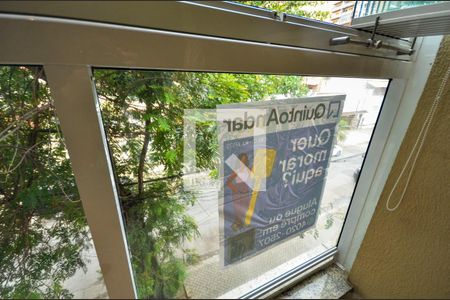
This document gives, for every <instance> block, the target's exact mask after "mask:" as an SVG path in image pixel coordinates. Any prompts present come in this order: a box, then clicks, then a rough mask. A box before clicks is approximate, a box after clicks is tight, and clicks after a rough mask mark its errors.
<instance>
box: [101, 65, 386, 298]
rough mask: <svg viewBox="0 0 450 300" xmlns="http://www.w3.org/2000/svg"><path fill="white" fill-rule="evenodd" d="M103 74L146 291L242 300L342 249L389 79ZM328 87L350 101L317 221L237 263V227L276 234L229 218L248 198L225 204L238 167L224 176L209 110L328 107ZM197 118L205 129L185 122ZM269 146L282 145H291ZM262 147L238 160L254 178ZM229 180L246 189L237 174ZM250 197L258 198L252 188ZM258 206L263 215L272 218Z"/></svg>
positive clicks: (129, 226)
mask: <svg viewBox="0 0 450 300" xmlns="http://www.w3.org/2000/svg"><path fill="white" fill-rule="evenodd" d="M94 77H95V81H96V87H97V93H98V99H99V102H100V107H101V112H102V117H103V122H104V126H105V131H106V135H107V139H108V144H109V147H110V149H111V152H112V157H113V167H114V171H115V177H116V181H117V186H118V189H119V190H118V193H119V195H120V202H121V205H122V210H123V215H124V219H125V226H126V231H127V237H128V242H129V245H130V251H131V260H132V266H133V271H134V274H135V278H136V282H137V289H138V294H139V297H140V298H148V297H157V298H163V297H166V298H170V297H180V298H188V297H189V298H216V297H226V298H234V297H239V296H241V295H243V294H245V293H247V292H249V291H251V290H253V289H255V288H257V287H258V286H260V285H262V284H264V283H267V282H268V281H270V280H272V279H273V278H275V277H277V276H279V275H281V274H283V273H286V272H287V271H289V270H291V269H293V268H295V267H296V266H298V265H300V264H302V263H305V262H307V261H308V260H309V259H311V258H313V257H315V256H317V255H319V254H321V253H323V252H325V251H327V250H328V249H330V248H333V247H335V246H336V245H337V242H338V238H339V235H340V232H341V230H342V226H343V222H344V218H345V214H346V212H347V210H348V206H349V203H350V200H351V197H352V193H353V190H354V188H355V185H356V181H357V179H358V176H359V172H360V170H361V167H362V163H363V160H364V155H365V153H366V151H367V147H368V144H369V141H370V138H371V135H372V133H373V129H374V126H375V123H376V120H377V116H378V114H379V112H380V108H381V105H382V102H383V98H384V94H385V91H386V87H387V84H388V80H370V79H356V78H318V77H301V76H283V75H258V74H229V73H205V72H177V71H174V72H169V71H145V70H144V71H143V70H111V69H108V70H103V69H96V70H94ZM329 94H340V95H345V97H346V100H345V102H344V104H343V106H342V107H341V106H339V108H337V112H340V113H339V114H340V115H341V117H340V118H338V119H336V124H335V125H334V126H331V127H330V128H331V129H330V130H331V131H330V132H333V134H332V136H333V138H331V137H330V139H329V142H328V141H327V145H326V146H327V147H329V148H328V150H329V151H328V152H327V154H326V156H327V157H326V159H324V161H323V163H324V164H326V163H328V161H329V165H328V168H326V167H325V168H324V172H325V173H328V175H327V178H326V180H325V186H324V189H323V194H322V196H321V197H320V199H318V201H317V202H318V203H320V207H318V209H317V212H318V218H317V222H315V223H314V224H308V226H309V227H308V226H306V225H302V226H304V228H305V230H303V229H302V228H292V229H291V233H293V234H291V235H290V236H289V237H286V238H285V239H283V240H282V241H280V242H277V243H272V242H271V241H268V242H267V247H263V248H262V249H258V250H257V251H253V252H251V251H250V252H251V253H250V255H247V254H245V253H244V254H242V253H240V254H238V255H237V257H238V259H236V260H234V259H231V260H230V259H228V261H227V249H232V248H230V247H229V246H230V245H235V244H239V243H240V242H239V240H238V235H237V233H241V231H244V232H247V229H249V231H251V230H253V229H256V231H257V232H259V236H261V235H265V234H266V233H261V232H262V230H261V228H258V227H254V226H255V225H254V223H253V220H254V219H252V218H253V217H250V223H249V224H247V221H245V222H246V226H247V227H246V226H244V215H245V217H247V215H246V214H245V212H244V214H241V222H239V221H233V219H231V220H230V218H229V216H228V215H227V210H233V207H234V203H237V202H239V201H240V200H236V199H233V200H232V201H231V202H230V201H228V202H227V201H226V200H224V199H227V194H226V193H225V194H224V196H221V184H222V183H223V186H224V190H226V189H227V186H228V183H227V181H228V178H230V177H229V175H230V174H231V172H229V171H228V172H229V173H226V172H225V176H222V177H221V176H220V175H221V171H220V167H218V163H220V162H222V163H223V160H222V159H221V158H220V155H219V152H220V151H219V150H220V145H219V144H218V143H219V137H218V136H217V129H218V128H217V126H216V125H217V122H215V121H216V120H217V119H214V118H216V117H217V115H216V117H213V118H212V119H211V118H209V119H208V113H209V112H211V111H208V110H207V109H211V110H212V111H214V112H216V108H220V107H225V108H227V107H237V108H238V109H237V110H236V111H240V112H242V111H243V108H244V107H245V106H258V105H259V106H260V107H261V106H264V107H266V106H267V107H272V106H273V107H281V106H282V105H291V104H292V103H294V104H295V105H299V106H301V107H305V111H306V107H310V105H312V104H311V103H316V104H317V103H321V102H314V101H316V100H317V99H319V98H320V99H322V100H323V99H334V98H333V97H335V96H328V95H329ZM308 97H309V98H308ZM318 97H319V98H318ZM336 97H337V96H336ZM339 97H342V98H343V96H339ZM287 99H288V100H287ZM314 99H316V100H314ZM322 100H321V101H322ZM317 101H319V100H317ZM319 105H320V104H319ZM316 107H318V106H317V105H316ZM341 108H342V109H341ZM193 109H202V110H201V111H193ZM205 111H206V112H205ZM202 114H203V115H202ZM217 114H218V113H217ZM301 114H302V113H301V112H300V115H301ZM319 114H320V113H319ZM293 115H294V114H293ZM280 116H281V115H280ZM295 116H297V115H296V114H295ZM304 116H305V115H304ZM305 118H307V117H305ZM192 120H193V121H194V124H195V125H194V126H193V127H187V124H189V122H190V121H192ZM280 120H281V117H280ZM311 122H312V121H311ZM317 122H318V121H317ZM316 125H317V126H315V128H319V123H317V124H316ZM188 128H191V129H192V128H195V129H194V132H191V131H189V130H188ZM334 130H337V131H336V132H335V134H334ZM192 133H194V134H193V135H190V134H192ZM308 134H309V133H308ZM267 136H269V134H268V135H267ZM334 137H335V138H334ZM268 140H269V138H268ZM194 142H195V150H196V152H195V153H194V157H195V160H196V167H195V168H193V170H194V171H190V172H186V164H188V163H187V162H186V160H185V159H186V156H189V155H190V152H189V151H188V150H189V149H190V148H188V147H186V148H184V147H185V146H187V145H190V144H194ZM269 143H272V148H274V149H275V150H280V149H277V147H278V148H281V147H282V144H281V143H280V144H277V143H275V144H273V141H272V142H269ZM324 143H325V142H324ZM333 143H334V145H335V146H334V147H331V145H332V144H333ZM241 144H242V143H241ZM224 145H225V144H224ZM297 145H300V146H297V147H299V149H300V148H301V144H297ZM224 149H225V148H224ZM255 151H256V152H252V151H249V152H248V153H249V154H248V156H247V158H245V159H244V158H243V156H240V157H239V160H240V161H241V162H242V163H243V164H246V166H248V167H249V168H252V171H251V172H253V175H251V176H253V178H255V176H258V175H254V174H256V173H257V172H256V171H255V170H256V168H257V167H256V165H257V164H258V162H259V161H261V160H258V159H256V158H255V159H254V158H253V157H259V156H258V155H259V154H257V152H258V151H257V150H255ZM236 153H237V152H236ZM266 157H267V156H266ZM276 158H277V159H278V156H276ZM262 160H264V159H262ZM249 161H251V162H249ZM305 161H306V160H305ZM305 164H306V163H305ZM251 165H253V166H254V167H251ZM276 165H278V163H276ZM276 168H278V169H279V167H273V170H274V171H273V172H274V174H277V172H278V171H275V169H276ZM243 169H245V168H243ZM278 169H277V170H278ZM225 170H226V169H225ZM249 172H250V171H249ZM236 173H238V171H236ZM299 173H300V172H299ZM291 175H292V174H291ZM239 176H240V175H239ZM251 176H250V177H251ZM270 176H271V175H269V176H267V177H270ZM235 177H236V176H235ZM273 177H276V176H272V177H270V178H273ZM291 177H294V176H291ZM324 177H325V175H324ZM270 178H269V179H268V180H269V181H270V180H271V179H270ZM230 181H232V182H233V184H234V185H235V188H236V189H239V188H240V187H237V185H238V184H239V183H238V180H237V179H236V178H232V179H230ZM242 181H244V179H243V180H241V182H242ZM269 181H268V182H269ZM299 181H300V179H299ZM300 182H301V181H300ZM230 190H232V188H230ZM253 190H257V189H256V188H255V187H253ZM294 190H295V189H294ZM318 191H320V190H319V189H318ZM264 193H265V192H263V191H262V192H260V194H261V195H263V194H264ZM305 193H306V192H305ZM244 194H245V195H246V197H247V198H246V200H245V201H247V202H249V203H251V201H252V200H251V199H250V194H252V193H251V192H245V193H244ZM267 194H268V192H267V193H265V195H267ZM228 195H230V194H228ZM258 197H259V198H258ZM261 197H262V196H258V195H257V196H256V198H255V199H261ZM266 197H268V196H266ZM228 199H229V198H228ZM277 199H278V198H277V197H276V196H274V197H272V200H277ZM255 201H256V200H255ZM258 201H260V202H258V203H261V200H258ZM249 203H247V204H246V205H248V206H249V207H250V204H249ZM302 205H303V204H302ZM255 207H256V208H255ZM255 207H254V211H253V212H252V213H254V216H258V217H260V216H262V218H264V216H263V214H262V213H261V211H260V210H259V208H258V204H256V206H255ZM298 207H299V206H298V205H297V208H298ZM249 209H250V208H249ZM238 210H239V208H237V209H236V211H238ZM299 210H300V209H299V208H298V209H297V211H299ZM292 214H294V212H292ZM236 215H237V213H236ZM312 219H313V221H314V218H312ZM267 221H268V218H266V219H265V220H263V223H264V222H266V223H267ZM255 224H256V223H255ZM248 225H250V226H248ZM291 225H296V224H294V223H292V224H291ZM310 225H313V226H310ZM297 227H298V226H297ZM306 228H308V230H306ZM254 231H255V230H254ZM227 236H228V238H227ZM244 240H245V239H244ZM249 240H250V242H249ZM257 240H258V241H260V240H261V239H259V238H258V234H256V238H255V235H253V240H252V238H250V239H246V242H245V243H246V245H248V244H250V245H253V246H252V247H254V245H255V244H256V242H257ZM235 241H238V242H235ZM227 245H228V246H227ZM252 249H253V248H252ZM229 251H231V250H229ZM233 251H234V250H233ZM244 252H245V251H244ZM239 255H240V256H239ZM232 257H235V256H233V255H232Z"/></svg>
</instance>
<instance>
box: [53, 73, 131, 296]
mask: <svg viewBox="0 0 450 300" xmlns="http://www.w3.org/2000/svg"><path fill="white" fill-rule="evenodd" d="M44 68H45V74H46V76H47V79H48V83H49V86H50V91H51V95H52V97H53V99H54V101H55V107H56V112H57V114H58V117H59V120H60V123H61V129H62V133H63V135H64V139H65V142H66V145H67V149H68V152H69V155H70V160H71V163H72V167H73V171H74V174H75V179H76V181H77V186H78V190H79V193H80V197H81V201H82V204H83V208H84V212H85V214H86V217H87V222H88V224H89V228H90V231H91V234H92V238H93V240H94V245H95V250H96V252H97V256H98V260H99V263H100V267H101V269H102V274H103V278H104V280H105V285H106V288H107V290H108V294H109V297H110V298H122V299H123V298H136V290H135V286H134V279H133V272H132V270H131V265H130V257H129V255H128V247H127V243H126V238H125V231H124V226H123V223H122V216H121V212H120V207H119V200H118V196H117V192H116V187H115V182H114V179H113V178H114V177H113V175H112V174H113V173H112V172H113V171H112V167H111V161H110V157H109V154H108V151H107V144H106V139H105V133H104V129H103V125H102V120H101V117H100V115H99V114H100V111H99V108H98V102H97V97H96V93H95V90H94V86H93V82H92V80H91V76H92V75H91V70H90V68H89V67H87V66H54V65H45V66H44Z"/></svg>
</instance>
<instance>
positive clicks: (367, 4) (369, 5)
mask: <svg viewBox="0 0 450 300" xmlns="http://www.w3.org/2000/svg"><path fill="white" fill-rule="evenodd" d="M442 2H444V1H357V2H356V6H355V18H361V17H366V16H371V15H375V14H380V13H384V12H389V11H395V10H401V9H407V8H413V7H418V6H425V5H433V4H437V3H442Z"/></svg>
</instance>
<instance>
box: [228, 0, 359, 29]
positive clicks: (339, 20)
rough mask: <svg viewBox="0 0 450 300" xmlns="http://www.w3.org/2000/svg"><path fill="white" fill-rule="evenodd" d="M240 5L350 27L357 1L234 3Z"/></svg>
mask: <svg viewBox="0 0 450 300" xmlns="http://www.w3.org/2000/svg"><path fill="white" fill-rule="evenodd" d="M234 2H236V3H239V4H243V5H248V6H254V7H259V8H264V9H268V10H271V11H276V12H283V13H286V14H290V15H294V16H300V17H304V18H309V19H314V20H318V21H324V22H329V23H334V24H338V25H345V26H350V25H351V21H352V15H353V9H354V6H355V2H357V1H234Z"/></svg>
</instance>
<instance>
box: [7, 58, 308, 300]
mask: <svg viewBox="0 0 450 300" xmlns="http://www.w3.org/2000/svg"><path fill="white" fill-rule="evenodd" d="M95 80H96V84H97V91H98V94H99V97H100V101H101V109H102V116H103V118H104V124H105V130H106V133H107V138H108V144H109V147H110V151H111V154H112V157H113V165H114V171H115V176H116V181H117V183H118V190H119V195H120V199H121V204H122V209H123V214H124V216H125V223H126V229H127V235H128V240H129V244H130V248H131V260H132V265H133V271H134V272H135V275H136V282H137V286H138V292H139V296H140V297H142V298H152V297H153V298H163V297H174V296H175V295H176V294H177V292H178V290H179V289H180V287H182V285H183V282H184V280H185V277H186V267H187V265H191V264H196V263H198V261H199V259H200V258H199V256H198V255H197V254H196V253H195V251H193V250H192V249H184V243H185V242H186V241H189V240H192V239H194V238H196V237H197V236H198V231H197V225H196V223H195V221H194V220H193V219H192V218H191V217H190V216H189V215H188V213H187V210H188V209H189V207H191V206H192V205H193V204H194V202H195V195H194V194H192V193H188V192H185V191H183V190H182V184H181V171H182V160H183V159H182V158H183V157H182V155H183V115H184V109H192V108H215V107H216V105H218V104H227V103H239V102H248V101H260V100H265V99H270V98H271V97H273V96H274V95H285V96H290V97H293V96H301V95H304V94H305V93H306V92H307V88H306V87H305V85H304V84H303V83H302V80H301V78H300V77H295V76H273V75H250V74H219V73H193V72H159V71H158V72H156V71H123V70H120V71H119V70H96V71H95ZM197 131H198V132H197V133H198V134H197V150H198V151H197V163H198V165H199V167H200V168H201V169H203V170H208V171H210V174H211V176H218V174H217V170H216V169H215V168H214V167H215V163H216V161H215V159H216V156H217V138H216V136H215V134H216V133H215V129H214V126H213V124H211V122H201V123H199V124H198V126H197ZM0 148H1V151H0V268H1V270H2V272H0V297H2V298H69V297H71V296H72V295H71V294H70V292H69V291H67V290H66V289H64V288H63V283H64V281H65V280H66V279H67V278H69V277H71V276H73V274H74V273H75V271H76V270H78V269H80V268H81V269H83V268H85V263H86V262H85V260H84V259H83V257H82V251H83V250H84V249H87V248H88V247H89V246H88V245H89V240H90V237H89V231H88V229H87V225H86V220H85V216H84V213H83V210H82V207H81V202H80V201H79V195H78V192H77V187H76V184H75V180H74V176H73V174H72V169H71V165H70V161H69V157H68V154H67V151H66V149H65V146H64V143H63V140H62V138H61V134H60V128H59V125H58V122H57V119H56V116H55V111H54V107H53V102H52V99H51V98H50V95H49V90H48V88H47V85H46V78H45V75H44V73H43V69H42V68H40V67H1V68H0Z"/></svg>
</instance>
